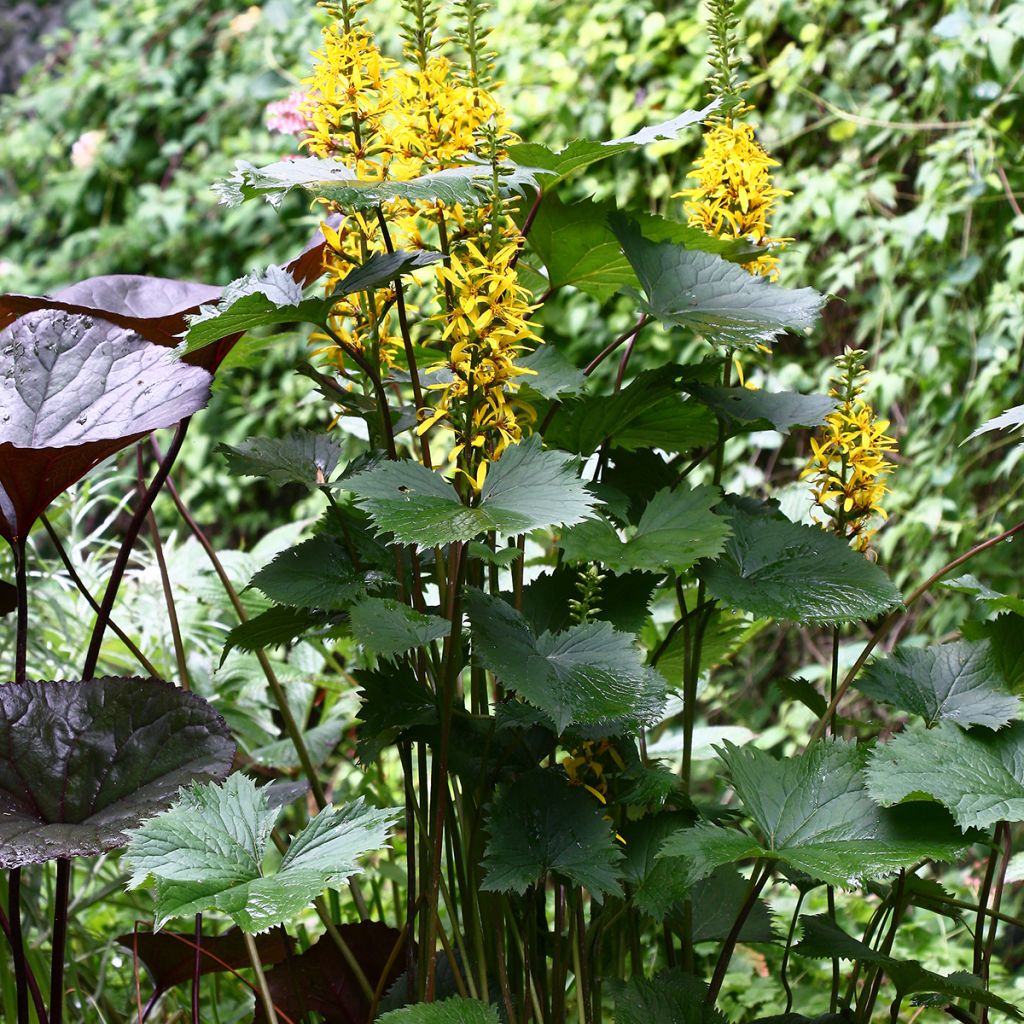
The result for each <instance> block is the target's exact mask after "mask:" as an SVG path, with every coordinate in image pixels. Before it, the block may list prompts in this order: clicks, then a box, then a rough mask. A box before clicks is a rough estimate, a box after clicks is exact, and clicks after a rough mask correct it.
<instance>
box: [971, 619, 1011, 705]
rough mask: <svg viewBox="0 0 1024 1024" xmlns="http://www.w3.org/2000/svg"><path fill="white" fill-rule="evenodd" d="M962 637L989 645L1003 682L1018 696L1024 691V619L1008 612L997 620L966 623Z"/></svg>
mask: <svg viewBox="0 0 1024 1024" xmlns="http://www.w3.org/2000/svg"><path fill="white" fill-rule="evenodd" d="M960 635H961V636H963V637H964V638H965V639H967V640H983V641H985V642H987V643H988V645H989V649H990V650H991V652H992V660H993V662H994V663H995V666H996V669H997V670H998V672H999V676H1000V678H1001V679H1002V681H1003V682H1004V683H1005V684H1006V685H1007V686H1008V687H1009V688H1010V690H1011V691H1013V692H1014V693H1019V692H1021V690H1022V689H1024V616H1022V615H1019V614H1017V613H1016V612H1004V613H1003V614H1002V615H997V616H996V617H995V618H994V619H986V620H984V621H980V622H979V621H977V620H972V621H969V622H965V623H964V624H963V625H962V626H961V627H960Z"/></svg>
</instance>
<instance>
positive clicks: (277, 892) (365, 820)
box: [124, 774, 398, 933]
mask: <svg viewBox="0 0 1024 1024" xmlns="http://www.w3.org/2000/svg"><path fill="white" fill-rule="evenodd" d="M278 813H279V812H278V811H277V810H271V809H270V806H269V804H268V801H267V796H266V794H265V793H264V792H263V791H262V790H260V789H258V788H257V787H256V784H255V783H254V782H253V781H252V780H251V779H247V778H246V777H245V776H243V775H238V774H236V775H232V776H231V777H230V778H229V779H228V780H227V782H225V783H224V784H223V785H220V786H216V785H206V786H199V785H196V786H192V787H191V788H189V789H184V790H182V792H181V794H180V796H179V798H178V800H177V801H175V803H174V804H173V805H172V806H171V807H170V808H169V809H168V810H166V811H164V812H163V813H162V814H159V815H157V817H155V818H152V819H150V820H149V821H147V822H146V823H145V824H144V825H142V826H141V827H139V828H137V829H133V830H132V831H131V832H130V833H129V841H128V848H127V850H126V851H125V854H124V864H125V866H126V867H127V868H128V870H130V871H131V873H132V874H131V879H130V880H129V883H128V884H129V888H137V887H138V886H140V885H142V884H143V883H144V882H146V881H147V879H154V880H155V882H156V893H155V896H156V925H157V927H158V928H159V927H160V926H161V925H163V924H164V923H165V922H167V921H169V920H170V919H171V918H174V917H184V916H191V915H193V914H198V913H201V912H203V911H206V910H219V911H221V912H222V913H225V914H227V915H228V916H229V917H230V918H231V919H232V920H233V921H234V922H235V923H236V924H237V925H238V926H239V927H240V928H241V929H242V930H243V931H247V932H250V933H253V932H259V931H264V930H266V929H267V928H269V927H271V926H272V925H275V924H280V923H281V922H283V921H285V920H287V919H288V918H290V917H292V916H293V915H294V914H297V913H298V912H299V911H300V910H302V909H303V908H304V907H306V906H307V905H308V904H309V903H310V902H312V900H313V898H314V897H315V896H318V895H319V894H320V893H321V892H322V891H323V890H324V889H327V888H335V887H337V886H339V885H341V884H342V883H343V882H344V881H345V880H346V879H347V878H348V877H349V876H350V875H352V874H355V872H356V871H358V870H359V858H360V857H362V856H363V855H364V854H366V853H369V852H370V851H371V850H377V849H379V848H380V847H381V846H383V845H384V844H385V842H386V840H387V836H388V831H389V829H390V826H391V824H392V823H393V822H394V820H395V819H396V817H397V815H398V811H397V810H378V809H377V808H373V807H367V806H364V805H363V803H362V801H360V800H357V801H356V802H355V803H352V804H348V805H347V806H344V807H334V806H329V807H326V808H325V809H324V810H322V811H321V812H320V813H319V814H317V815H316V816H315V817H314V818H312V819H310V821H309V824H307V825H306V827H305V828H304V829H303V830H302V831H301V832H299V833H298V835H296V836H295V837H293V839H292V841H291V844H290V845H289V847H288V850H287V852H286V853H285V855H284V858H283V859H282V860H281V863H280V866H279V867H278V869H277V871H276V872H273V873H267V872H266V871H265V869H264V865H263V861H264V856H265V854H266V851H267V847H268V844H269V842H270V832H271V829H272V828H273V826H274V822H275V821H276V819H277V816H278Z"/></svg>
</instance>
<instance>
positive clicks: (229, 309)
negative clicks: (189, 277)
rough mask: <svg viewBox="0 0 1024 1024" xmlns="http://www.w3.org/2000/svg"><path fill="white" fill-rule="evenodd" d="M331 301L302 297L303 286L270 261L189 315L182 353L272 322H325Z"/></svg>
mask: <svg viewBox="0 0 1024 1024" xmlns="http://www.w3.org/2000/svg"><path fill="white" fill-rule="evenodd" d="M329 308H330V304H329V303H327V302H326V301H325V300H324V299H321V298H313V299H306V300H305V301H303V298H302V286H301V285H299V284H298V283H297V282H296V281H295V279H294V278H293V277H292V276H291V274H289V273H287V271H284V270H282V269H281V268H280V267H278V266H275V265H271V266H269V267H267V268H266V270H254V271H252V272H251V273H248V274H246V275H245V276H244V277H240V278H239V279H238V280H236V281H232V282H231V284H229V285H228V286H227V287H226V288H225V289H224V293H223V295H222V296H221V298H220V300H219V301H218V302H217V303H215V304H213V305H207V306H200V309H199V313H197V314H196V315H195V316H190V317H188V318H187V319H188V325H189V329H188V333H187V334H186V335H185V348H184V351H183V353H182V354H183V355H189V354H190V353H192V352H195V351H197V350H198V349H201V348H205V347H206V346H207V345H211V344H213V342H215V341H219V340H220V339H221V338H225V337H227V336H228V335H229V334H241V333H242V332H243V331H248V330H250V329H252V328H253V327H262V326H264V325H269V324H290V323H312V324H318V325H320V326H323V324H324V322H325V321H326V319H327V313H328V310H329Z"/></svg>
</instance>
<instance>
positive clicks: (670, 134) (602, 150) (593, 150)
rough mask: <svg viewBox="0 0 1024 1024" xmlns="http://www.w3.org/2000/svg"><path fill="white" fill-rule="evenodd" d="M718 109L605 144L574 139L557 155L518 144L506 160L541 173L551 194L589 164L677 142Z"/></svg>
mask: <svg viewBox="0 0 1024 1024" xmlns="http://www.w3.org/2000/svg"><path fill="white" fill-rule="evenodd" d="M718 105H719V100H715V101H714V102H713V103H709V104H708V105H707V106H706V107H704V108H703V109H702V110H685V111H683V113H681V114H677V115H676V116H675V117H673V118H670V119H669V120H667V121H662V122H661V123H660V124H654V125H648V126H646V127H644V128H641V129H640V130H639V131H636V132H634V133H633V134H632V135H627V136H625V137H623V138H621V139H611V140H610V141H608V142H590V141H586V140H581V139H576V140H574V141H573V142H570V143H569V145H568V146H566V147H565V148H564V149H562V150H559V151H558V152H557V153H556V152H553V151H552V150H550V149H548V148H547V147H546V146H541V145H538V144H537V143H532V142H521V143H519V144H517V145H514V146H510V147H509V156H510V157H511V158H512V159H513V160H514V161H515V162H516V163H517V164H520V165H522V166H526V167H530V168H531V169H532V170H534V171H537V172H544V173H542V175H541V180H542V184H543V185H544V188H545V189H549V190H550V189H551V188H553V187H554V186H555V185H556V184H557V183H558V182H559V181H561V180H562V179H563V178H567V177H568V176H569V175H570V174H574V173H575V172H576V171H581V170H583V169H584V168H585V167H589V166H590V165H591V164H595V163H598V162H599V161H601V160H607V159H608V158H609V157H613V156H617V155H618V154H620V153H629V152H632V151H633V150H636V149H639V148H641V147H643V146H648V145H650V144H651V143H652V142H658V141H661V140H668V139H674V138H676V137H677V136H678V134H679V133H680V132H681V131H682V130H683V129H684V128H688V127H689V126H690V125H694V124H697V123H698V122H700V121H703V120H704V119H705V118H706V117H707V116H708V115H709V114H710V113H711V112H712V111H713V110H715V109H716V108H717V107H718Z"/></svg>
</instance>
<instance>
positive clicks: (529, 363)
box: [518, 344, 587, 398]
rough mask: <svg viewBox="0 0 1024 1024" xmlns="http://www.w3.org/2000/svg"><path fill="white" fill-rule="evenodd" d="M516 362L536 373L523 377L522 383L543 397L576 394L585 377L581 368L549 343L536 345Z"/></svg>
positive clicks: (581, 388)
mask: <svg viewBox="0 0 1024 1024" xmlns="http://www.w3.org/2000/svg"><path fill="white" fill-rule="evenodd" d="M518 364H519V365H520V366H523V367H525V368H526V369H528V370H533V371H534V372H535V373H536V376H532V375H531V376H530V377H526V378H524V379H523V384H524V385H525V386H526V387H528V388H529V389H530V390H531V391H535V392H537V394H539V395H542V396H543V397H544V398H559V397H561V396H562V395H575V394H578V393H579V392H580V391H582V390H583V385H584V383H585V382H586V379H587V378H586V377H584V376H583V371H582V370H578V369H577V368H576V367H575V366H573V364H572V363H570V362H569V360H568V359H566V358H565V356H563V355H562V353H561V352H559V351H558V349H557V348H555V346H554V345H551V344H548V345H538V346H537V347H536V348H535V349H534V350H533V351H532V352H531V353H530V354H529V355H528V356H525V357H524V358H522V359H520V360H518Z"/></svg>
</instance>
